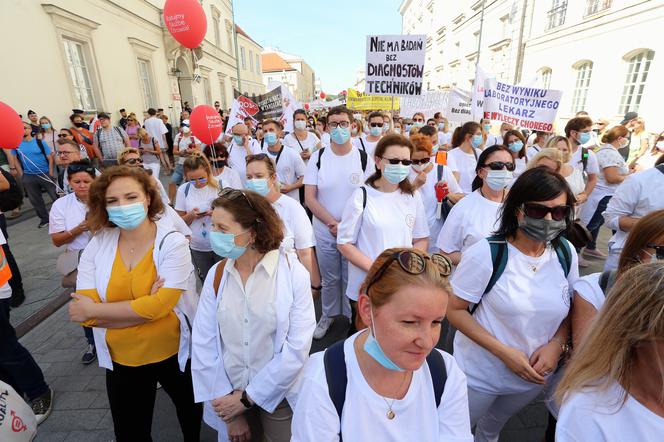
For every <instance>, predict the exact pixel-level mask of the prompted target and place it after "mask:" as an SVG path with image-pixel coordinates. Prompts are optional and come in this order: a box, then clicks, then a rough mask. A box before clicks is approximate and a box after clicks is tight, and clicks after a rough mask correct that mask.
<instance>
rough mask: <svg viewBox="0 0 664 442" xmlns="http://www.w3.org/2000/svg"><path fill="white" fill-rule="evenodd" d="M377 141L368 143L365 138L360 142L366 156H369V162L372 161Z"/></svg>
mask: <svg viewBox="0 0 664 442" xmlns="http://www.w3.org/2000/svg"><path fill="white" fill-rule="evenodd" d="M378 141H380V140H378ZM378 141H369V140H367V139H366V138H365V139H364V140H362V142H363V143H364V149H365V150H366V151H367V155H369V159H371V160H373V157H374V152H376V145H377V144H378ZM357 144H358V145H361V144H360V142H359V141H358V142H357Z"/></svg>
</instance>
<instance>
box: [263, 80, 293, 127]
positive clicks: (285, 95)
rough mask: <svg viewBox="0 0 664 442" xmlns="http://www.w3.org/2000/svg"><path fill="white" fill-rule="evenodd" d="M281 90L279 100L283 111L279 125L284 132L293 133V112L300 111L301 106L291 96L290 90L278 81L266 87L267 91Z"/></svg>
mask: <svg viewBox="0 0 664 442" xmlns="http://www.w3.org/2000/svg"><path fill="white" fill-rule="evenodd" d="M278 87H280V88H281V99H282V105H283V111H282V114H281V118H280V121H281V124H283V125H284V131H286V132H293V130H294V129H293V112H295V111H296V110H298V109H302V104H301V103H300V102H299V101H298V100H297V98H295V97H294V96H293V94H292V93H291V91H290V89H288V87H287V86H285V85H284V84H283V83H281V82H278V81H271V82H270V83H268V85H267V89H268V91H271V90H274V89H276V88H278Z"/></svg>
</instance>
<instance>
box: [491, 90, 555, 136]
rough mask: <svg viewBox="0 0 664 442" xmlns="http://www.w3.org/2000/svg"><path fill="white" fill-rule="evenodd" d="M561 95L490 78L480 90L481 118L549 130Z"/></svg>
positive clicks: (527, 127)
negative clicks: (481, 93)
mask: <svg viewBox="0 0 664 442" xmlns="http://www.w3.org/2000/svg"><path fill="white" fill-rule="evenodd" d="M562 95H563V93H562V91H558V90H553V89H539V88H534V87H525V86H514V85H511V84H507V83H503V82H500V81H498V80H496V79H495V78H491V79H489V80H487V81H486V90H485V91H484V118H489V119H491V120H496V121H503V122H506V123H510V124H513V125H514V126H517V127H520V128H522V129H532V130H539V131H543V132H551V131H552V130H553V122H554V120H555V119H556V113H557V112H558V107H559V106H560V99H561V98H562Z"/></svg>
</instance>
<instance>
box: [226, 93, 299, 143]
mask: <svg viewBox="0 0 664 442" xmlns="http://www.w3.org/2000/svg"><path fill="white" fill-rule="evenodd" d="M269 86H271V87H273V89H271V90H270V91H268V92H266V93H264V94H261V95H252V96H251V98H249V97H246V96H244V95H241V94H240V93H239V92H238V91H237V90H235V91H234V93H235V100H233V104H232V106H231V113H230V116H229V121H228V126H227V127H226V134H230V133H231V129H232V128H233V126H235V125H236V124H237V123H242V122H244V119H245V118H246V117H251V118H252V119H253V120H254V122H257V121H260V120H265V119H272V120H277V121H279V122H281V124H282V125H283V126H284V130H285V131H286V132H293V112H295V111H296V110H297V109H301V108H302V105H301V104H300V102H299V101H297V100H296V99H295V97H293V94H292V93H291V92H290V90H289V89H288V88H287V87H286V86H284V85H283V84H281V83H279V82H274V83H270V85H269Z"/></svg>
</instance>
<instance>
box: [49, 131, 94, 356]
mask: <svg viewBox="0 0 664 442" xmlns="http://www.w3.org/2000/svg"><path fill="white" fill-rule="evenodd" d="M71 144H74V145H75V144H76V143H74V142H73V141H72V142H71ZM71 144H69V143H62V144H61V146H63V148H64V149H69V150H73V149H75V147H73V146H72V145H71ZM98 173H99V172H98V171H97V170H95V168H94V167H92V163H91V162H90V160H80V159H79V160H78V161H74V162H71V163H69V164H68V165H67V177H68V187H69V188H70V189H71V193H69V194H68V195H65V196H64V197H62V198H58V199H57V200H55V202H54V203H53V205H52V206H51V211H50V212H49V215H48V221H49V224H48V234H49V235H50V236H51V241H52V242H53V245H54V246H55V247H62V246H65V252H64V253H63V254H62V255H60V257H59V258H58V263H57V267H58V271H59V272H60V273H61V274H62V276H63V284H62V285H63V286H66V287H68V288H72V287H73V288H75V285H76V284H75V282H76V273H77V270H76V268H77V267H78V260H79V257H80V254H81V253H82V252H83V249H85V246H87V245H88V242H90V229H89V227H88V222H87V219H86V218H87V214H88V192H89V190H90V185H91V184H92V181H93V180H94V179H95V177H96V176H97V175H98ZM72 282H73V283H74V284H72ZM83 330H84V332H85V337H86V339H87V341H88V346H87V348H86V350H85V352H84V353H83V356H82V357H81V362H82V363H83V364H86V365H87V364H90V363H91V362H93V361H94V360H95V359H96V358H97V352H96V350H95V340H94V337H93V335H92V329H91V328H90V327H83Z"/></svg>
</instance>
